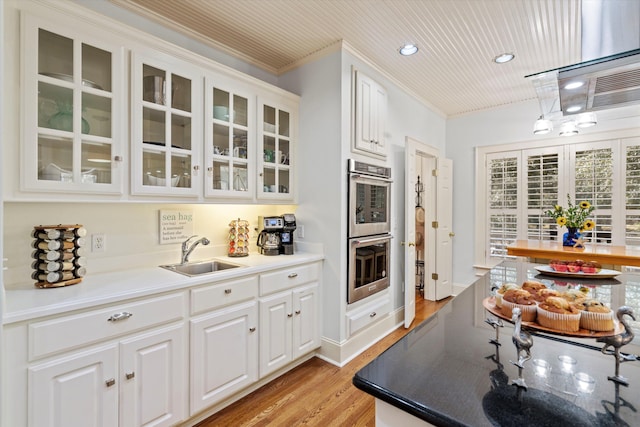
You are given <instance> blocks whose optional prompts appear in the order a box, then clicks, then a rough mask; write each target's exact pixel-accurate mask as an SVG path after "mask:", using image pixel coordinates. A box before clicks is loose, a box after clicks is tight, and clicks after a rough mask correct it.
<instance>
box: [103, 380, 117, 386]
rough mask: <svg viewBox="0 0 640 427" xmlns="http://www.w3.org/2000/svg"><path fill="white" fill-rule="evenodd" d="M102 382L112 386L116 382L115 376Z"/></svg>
mask: <svg viewBox="0 0 640 427" xmlns="http://www.w3.org/2000/svg"><path fill="white" fill-rule="evenodd" d="M104 383H105V385H106V386H107V387H111V386H113V385H115V384H116V379H115V378H109V379H108V380H106V381H105V382H104Z"/></svg>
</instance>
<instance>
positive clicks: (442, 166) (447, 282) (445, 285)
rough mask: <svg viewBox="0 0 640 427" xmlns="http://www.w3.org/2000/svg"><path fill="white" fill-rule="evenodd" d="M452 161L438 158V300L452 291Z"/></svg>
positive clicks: (436, 296) (436, 281)
mask: <svg viewBox="0 0 640 427" xmlns="http://www.w3.org/2000/svg"><path fill="white" fill-rule="evenodd" d="M452 179H453V162H452V161H451V160H450V159H438V174H437V184H436V188H437V189H436V212H437V220H438V227H437V228H436V230H435V237H436V250H435V257H436V262H435V265H436V269H435V271H436V273H437V279H436V280H434V282H435V283H434V285H435V299H436V301H439V300H441V299H443V298H446V297H448V296H450V295H451V293H452V291H453V283H452V276H453V236H454V233H453V231H452V230H451V223H452V203H453V185H452V184H453V182H452Z"/></svg>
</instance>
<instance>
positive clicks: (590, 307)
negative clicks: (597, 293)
mask: <svg viewBox="0 0 640 427" xmlns="http://www.w3.org/2000/svg"><path fill="white" fill-rule="evenodd" d="M578 308H579V309H580V310H581V311H580V327H581V328H584V329H589V330H590V331H612V330H613V329H614V328H615V324H614V323H613V310H611V309H610V308H609V307H607V306H606V305H604V304H603V303H602V302H600V301H598V300H595V299H586V300H584V301H582V303H581V304H580V305H579V306H578Z"/></svg>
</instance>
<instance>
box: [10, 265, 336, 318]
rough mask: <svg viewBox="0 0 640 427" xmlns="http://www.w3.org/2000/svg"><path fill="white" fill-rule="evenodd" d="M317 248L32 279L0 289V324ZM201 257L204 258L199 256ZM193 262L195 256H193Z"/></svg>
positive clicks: (208, 278)
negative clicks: (69, 280) (200, 265)
mask: <svg viewBox="0 0 640 427" xmlns="http://www.w3.org/2000/svg"><path fill="white" fill-rule="evenodd" d="M323 258H324V256H323V255H322V254H318V253H296V254H294V255H280V256H264V255H258V254H251V255H249V256H247V257H242V258H229V257H226V256H221V257H215V258H212V259H218V260H220V261H224V262H231V263H234V264H239V265H241V266H242V267H239V268H234V269H229V270H222V271H218V272H215V273H211V274H203V275H201V276H197V277H188V276H185V275H182V274H179V273H176V272H173V271H169V270H166V269H164V268H160V267H145V268H132V269H126V270H121V271H117V272H110V273H102V274H88V275H87V276H86V277H84V278H83V280H82V282H80V283H78V284H76V285H71V286H64V287H60V288H45V289H40V288H36V287H35V286H34V284H33V282H29V283H25V284H24V285H16V286H11V287H9V288H7V289H6V290H5V305H4V317H3V319H2V321H3V324H9V323H15V322H21V321H25V320H32V319H35V318H38V317H43V316H50V315H53V314H60V313H64V312H67V311H71V310H81V309H86V308H90V307H95V306H98V305H102V304H108V303H113V302H118V301H122V300H126V299H132V298H138V297H144V296H149V295H154V294H159V293H163V292H169V291H174V290H179V289H184V288H188V287H192V286H197V285H201V284H205V283H215V282H220V281H224V280H228V279H233V278H236V277H241V276H245V275H250V274H257V273H260V272H263V271H267V270H272V269H274V268H286V267H290V266H293V265H297V264H303V263H306V262H314V261H319V260H322V259H323ZM203 261H204V260H203ZM193 262H196V261H195V260H194V261H193Z"/></svg>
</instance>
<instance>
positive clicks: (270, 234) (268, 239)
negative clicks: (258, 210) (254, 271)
mask: <svg viewBox="0 0 640 427" xmlns="http://www.w3.org/2000/svg"><path fill="white" fill-rule="evenodd" d="M261 225H262V231H260V234H258V241H257V242H256V244H257V245H258V247H259V248H260V253H261V254H262V255H280V232H281V231H282V229H283V227H284V220H283V219H282V217H280V216H265V217H264V218H263V219H262V223H261Z"/></svg>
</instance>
